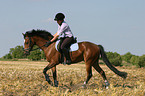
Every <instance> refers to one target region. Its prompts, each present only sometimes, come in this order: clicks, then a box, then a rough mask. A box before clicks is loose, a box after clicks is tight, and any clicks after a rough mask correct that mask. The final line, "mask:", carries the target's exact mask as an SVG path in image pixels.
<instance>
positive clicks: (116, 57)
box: [106, 52, 122, 66]
mask: <svg viewBox="0 0 145 96" xmlns="http://www.w3.org/2000/svg"><path fill="white" fill-rule="evenodd" d="M106 54H107V57H108V59H109V61H110V63H111V64H113V65H115V66H121V63H122V59H121V56H120V54H118V53H117V52H114V53H113V52H107V53H106Z"/></svg>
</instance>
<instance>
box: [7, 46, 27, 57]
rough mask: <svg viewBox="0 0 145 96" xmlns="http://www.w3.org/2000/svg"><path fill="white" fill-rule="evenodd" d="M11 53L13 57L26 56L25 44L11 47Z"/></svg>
mask: <svg viewBox="0 0 145 96" xmlns="http://www.w3.org/2000/svg"><path fill="white" fill-rule="evenodd" d="M9 53H10V54H11V55H12V58H18V59H20V58H24V57H25V56H24V48H23V46H16V47H15V48H10V51H9Z"/></svg>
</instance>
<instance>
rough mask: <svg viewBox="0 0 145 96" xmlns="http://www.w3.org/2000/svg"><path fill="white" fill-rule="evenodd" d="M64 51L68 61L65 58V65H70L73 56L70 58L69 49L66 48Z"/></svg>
mask: <svg viewBox="0 0 145 96" xmlns="http://www.w3.org/2000/svg"><path fill="white" fill-rule="evenodd" d="M62 51H63V54H64V56H65V58H66V61H65V60H64V65H65V64H68V65H69V64H71V58H70V54H69V50H68V49H66V48H64V49H63V50H62Z"/></svg>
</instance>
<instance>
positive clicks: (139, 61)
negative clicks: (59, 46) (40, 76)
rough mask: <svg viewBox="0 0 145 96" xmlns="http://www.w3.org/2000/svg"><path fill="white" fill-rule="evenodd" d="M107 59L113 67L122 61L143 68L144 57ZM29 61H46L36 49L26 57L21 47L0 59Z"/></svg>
mask: <svg viewBox="0 0 145 96" xmlns="http://www.w3.org/2000/svg"><path fill="white" fill-rule="evenodd" d="M33 48H38V46H34V47H33ZM106 54H107V57H108V59H109V61H110V63H112V64H113V65H114V66H123V64H124V63H123V61H124V62H125V63H126V64H131V65H136V66H138V67H145V55H142V56H136V55H133V54H131V53H130V52H128V53H126V54H124V55H120V54H118V53H117V52H106ZM25 58H27V59H29V60H32V61H38V60H42V59H44V60H45V59H46V57H45V54H44V52H43V51H42V50H40V49H37V50H35V51H31V52H30V55H28V56H26V55H25V54H24V48H23V46H16V47H15V48H10V51H9V53H8V54H6V55H5V56H3V57H2V58H1V59H25Z"/></svg>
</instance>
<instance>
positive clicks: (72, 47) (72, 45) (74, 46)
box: [55, 40, 79, 52]
mask: <svg viewBox="0 0 145 96" xmlns="http://www.w3.org/2000/svg"><path fill="white" fill-rule="evenodd" d="M59 42H60V40H57V41H56V43H55V49H56V50H57V51H58V45H59ZM78 49H79V45H78V43H73V44H71V46H70V50H69V51H70V52H72V51H77V50H78Z"/></svg>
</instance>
